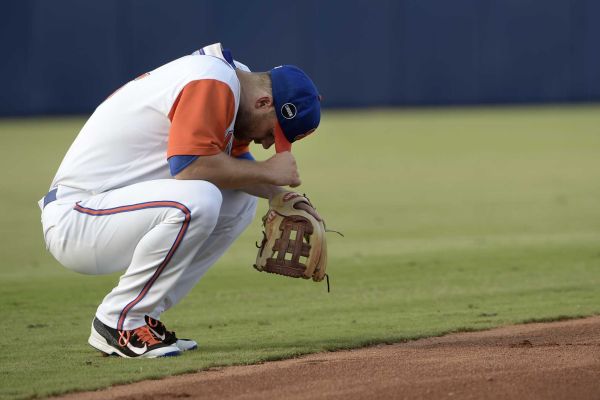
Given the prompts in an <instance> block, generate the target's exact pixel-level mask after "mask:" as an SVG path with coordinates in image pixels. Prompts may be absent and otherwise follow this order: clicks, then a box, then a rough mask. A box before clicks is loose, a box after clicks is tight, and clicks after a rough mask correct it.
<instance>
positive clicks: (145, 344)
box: [88, 318, 181, 358]
mask: <svg viewBox="0 0 600 400" xmlns="http://www.w3.org/2000/svg"><path fill="white" fill-rule="evenodd" d="M88 343H89V344H90V345H91V346H92V347H94V348H95V349H98V350H100V351H101V352H102V353H104V354H106V355H109V356H110V355H118V356H121V357H125V358H137V357H142V358H156V357H171V356H178V355H180V354H181V350H179V348H178V347H177V346H175V345H173V344H167V343H164V342H162V341H160V340H158V339H157V338H156V337H154V335H153V334H152V332H151V331H150V329H149V327H148V326H147V325H144V326H141V327H139V328H136V329H132V330H130V331H120V330H117V329H113V328H111V327H109V326H107V325H104V324H103V323H102V322H100V320H98V318H94V322H93V323H92V333H91V335H90V338H89V339H88Z"/></svg>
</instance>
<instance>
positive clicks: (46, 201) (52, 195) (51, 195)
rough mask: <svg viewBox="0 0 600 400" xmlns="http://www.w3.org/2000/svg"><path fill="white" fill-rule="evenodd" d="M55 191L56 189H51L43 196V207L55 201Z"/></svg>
mask: <svg viewBox="0 0 600 400" xmlns="http://www.w3.org/2000/svg"><path fill="white" fill-rule="evenodd" d="M56 192H58V189H52V190H51V191H49V192H48V194H47V195H45V196H44V208H45V207H46V206H47V205H48V204H50V203H52V202H53V201H56Z"/></svg>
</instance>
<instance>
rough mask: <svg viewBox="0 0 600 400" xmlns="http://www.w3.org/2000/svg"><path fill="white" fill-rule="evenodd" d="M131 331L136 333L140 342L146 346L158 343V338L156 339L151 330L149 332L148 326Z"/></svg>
mask: <svg viewBox="0 0 600 400" xmlns="http://www.w3.org/2000/svg"><path fill="white" fill-rule="evenodd" d="M133 332H134V333H135V334H136V335H137V337H138V338H140V340H141V341H142V342H144V343H146V344H147V345H148V346H153V345H155V344H159V343H160V340H158V339H156V338H155V337H154V335H153V334H152V332H150V328H148V327H147V326H145V325H144V326H142V327H139V328H137V329H134V331H133Z"/></svg>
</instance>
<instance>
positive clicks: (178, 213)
mask: <svg viewBox="0 0 600 400" xmlns="http://www.w3.org/2000/svg"><path fill="white" fill-rule="evenodd" d="M220 50H221V46H220V44H215V45H212V46H207V47H206V48H204V49H203V50H202V51H201V53H202V54H194V55H189V56H185V57H182V58H180V59H177V60H175V61H172V62H170V63H168V64H166V65H164V66H161V67H159V68H157V69H155V70H153V71H151V72H149V73H146V74H144V75H142V76H141V77H139V78H137V79H135V80H133V81H131V82H129V83H127V84H126V85H124V86H123V87H122V88H121V89H119V90H117V91H116V92H115V93H114V94H113V95H111V96H110V97H109V98H108V99H107V100H105V101H104V102H103V103H102V104H101V105H100V106H98V108H97V109H96V110H95V111H94V113H93V114H92V116H91V117H90V118H89V120H88V121H87V122H86V124H85V126H84V127H83V128H82V130H81V132H80V133H79V135H78V136H77V138H76V139H75V141H74V143H73V144H72V146H71V148H70V149H69V151H68V152H67V154H66V156H65V158H64V160H63V162H62V163H61V165H60V168H59V170H58V172H57V174H56V176H55V178H54V180H53V182H52V185H51V189H52V190H54V189H56V192H55V194H56V201H52V202H50V203H48V204H47V205H46V206H45V207H44V204H43V203H44V201H43V199H42V200H40V207H41V208H42V210H43V212H42V225H43V232H44V239H45V241H46V245H47V248H48V250H49V251H50V252H51V253H52V255H53V256H54V257H55V258H56V259H57V260H58V261H59V262H60V263H61V264H63V265H64V266H65V267H67V268H69V269H71V270H74V271H77V272H80V273H84V274H107V273H112V272H115V271H123V270H124V271H125V273H124V274H123V275H122V276H121V278H120V280H119V283H118V285H117V286H116V287H115V288H114V289H113V290H112V291H111V292H110V293H109V294H108V295H107V296H106V297H105V298H104V300H103V301H102V304H100V306H99V307H98V310H97V313H96V317H97V318H98V319H99V320H100V321H101V322H103V323H104V324H106V325H108V326H110V327H112V328H115V329H119V330H131V329H135V328H138V327H140V326H142V325H144V324H145V321H144V315H149V316H150V317H152V318H155V319H159V317H160V314H161V313H162V312H163V311H165V310H167V309H169V308H170V307H172V306H173V305H175V304H177V303H178V302H179V301H180V300H181V299H182V298H183V297H184V296H185V295H186V294H187V293H188V292H189V291H190V289H191V288H192V287H193V286H194V285H195V284H196V283H197V282H198V280H199V279H200V278H201V277H202V275H203V274H204V273H205V272H206V271H207V269H208V268H209V267H210V266H211V265H213V264H214V263H215V262H216V260H217V259H218V258H219V257H221V256H222V255H223V253H224V252H225V251H226V250H227V248H228V247H229V246H230V245H231V243H233V241H234V240H235V239H236V238H237V237H238V236H239V235H240V234H241V233H242V231H243V230H244V229H245V228H246V227H247V226H248V224H249V223H250V221H251V220H252V218H253V217H254V213H255V209H256V198H255V197H253V196H250V195H248V194H246V193H244V192H241V191H236V190H220V189H218V188H217V187H216V186H215V185H213V184H212V183H210V182H207V181H200V180H176V179H174V178H173V177H172V176H171V173H170V168H169V162H168V159H169V158H170V157H178V156H199V157H202V156H209V155H214V154H218V153H219V152H226V153H228V154H230V155H232V156H239V155H241V154H244V153H247V152H248V143H238V142H237V141H236V140H235V139H234V138H233V127H234V124H235V116H236V114H237V110H238V107H239V99H240V83H239V81H238V79H237V76H236V74H235V69H234V67H233V66H232V65H231V64H232V63H229V62H228V61H227V60H226V59H225V57H224V56H223V55H222V53H221V52H220ZM208 54H211V55H208ZM236 66H238V67H241V68H243V69H247V67H245V66H244V65H243V64H237V65H236ZM248 162H251V161H248Z"/></svg>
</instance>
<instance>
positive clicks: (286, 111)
mask: <svg viewBox="0 0 600 400" xmlns="http://www.w3.org/2000/svg"><path fill="white" fill-rule="evenodd" d="M296 112H297V111H296V106H295V105H293V104H292V103H285V104H284V105H283V106H282V107H281V115H283V118H285V119H292V118H294V117H295V116H296Z"/></svg>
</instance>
